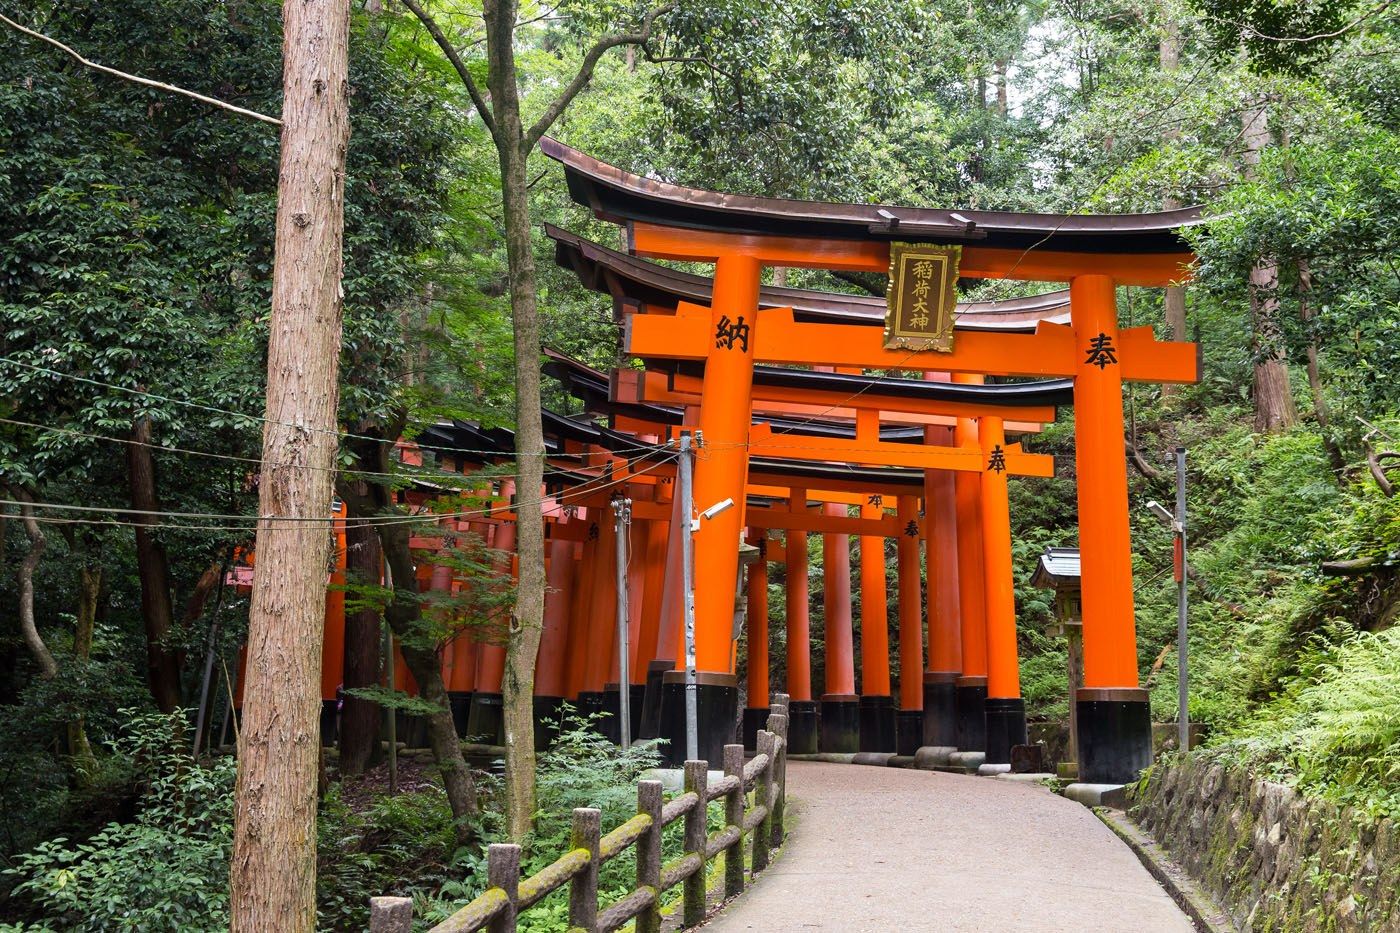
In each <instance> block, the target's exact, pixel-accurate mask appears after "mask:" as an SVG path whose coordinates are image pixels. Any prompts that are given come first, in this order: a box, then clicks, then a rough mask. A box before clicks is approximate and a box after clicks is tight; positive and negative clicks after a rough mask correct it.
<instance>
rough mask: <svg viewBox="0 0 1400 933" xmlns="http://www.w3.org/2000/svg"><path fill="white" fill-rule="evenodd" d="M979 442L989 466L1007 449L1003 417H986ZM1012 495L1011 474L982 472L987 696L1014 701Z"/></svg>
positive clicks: (1017, 676) (1017, 678)
mask: <svg viewBox="0 0 1400 933" xmlns="http://www.w3.org/2000/svg"><path fill="white" fill-rule="evenodd" d="M978 440H979V441H980V442H981V444H982V461H983V463H984V464H990V463H991V461H992V457H993V455H994V452H995V451H996V449H997V448H998V447H1002V448H1004V447H1005V445H1006V435H1005V434H1004V433H1003V430H1002V425H1001V421H1000V419H998V418H983V419H982V422H981V424H980V425H979V426H978ZM1008 494H1009V490H1008V489H1007V482H1006V472H1005V471H1004V470H1002V471H998V470H995V469H992V468H991V467H990V466H987V468H986V469H985V470H984V471H983V473H982V498H981V505H982V572H983V579H984V580H985V582H986V586H987V598H986V613H987V696H988V697H990V698H994V699H1015V698H1018V697H1020V695H1021V672H1020V662H1019V660H1018V658H1017V654H1016V591H1015V581H1014V579H1013V578H1012V575H1011V510H1010V506H1009V504H1008V498H1007V497H1008Z"/></svg>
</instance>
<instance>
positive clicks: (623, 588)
mask: <svg viewBox="0 0 1400 933" xmlns="http://www.w3.org/2000/svg"><path fill="white" fill-rule="evenodd" d="M612 506H613V529H614V530H615V531H616V533H617V534H616V537H617V716H618V724H617V726H618V732H617V734H618V738H619V740H620V743H621V745H622V748H623V750H624V751H625V750H627V749H629V748H631V747H632V685H631V684H630V683H629V675H630V671H628V669H627V668H628V665H629V663H630V662H629V659H628V655H629V654H630V653H631V652H630V651H628V647H627V617H628V612H627V536H628V534H629V533H630V531H631V528H632V500H631V499H628V498H627V497H625V496H617V497H616V498H614V499H613V502H612Z"/></svg>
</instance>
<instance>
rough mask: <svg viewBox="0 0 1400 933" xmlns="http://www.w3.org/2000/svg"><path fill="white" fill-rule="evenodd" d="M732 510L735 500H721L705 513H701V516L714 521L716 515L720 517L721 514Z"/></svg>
mask: <svg viewBox="0 0 1400 933" xmlns="http://www.w3.org/2000/svg"><path fill="white" fill-rule="evenodd" d="M732 508H734V500H733V499H721V500H720V501H718V502H716V503H715V504H714V505H712V506H710V507H709V508H708V509H706V510H705V511H703V512H701V513H700V515H701V517H702V518H707V519H713V518H714V517H715V516H716V515H719V514H720V513H721V512H724V511H726V510H727V509H732Z"/></svg>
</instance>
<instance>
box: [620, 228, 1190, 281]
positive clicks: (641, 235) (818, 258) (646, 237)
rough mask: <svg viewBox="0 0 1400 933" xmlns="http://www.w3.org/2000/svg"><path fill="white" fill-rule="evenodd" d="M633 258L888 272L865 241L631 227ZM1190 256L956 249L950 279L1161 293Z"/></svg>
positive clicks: (875, 246) (879, 245) (884, 247)
mask: <svg viewBox="0 0 1400 933" xmlns="http://www.w3.org/2000/svg"><path fill="white" fill-rule="evenodd" d="M631 240H632V248H633V252H635V253H636V254H637V255H638V256H646V257H650V258H652V259H675V260H680V261H685V262H714V261H715V260H716V259H717V258H718V257H719V256H721V255H735V254H740V255H746V256H752V257H754V258H756V259H757V260H758V261H759V262H760V263H762V264H763V265H767V266H795V267H800V268H815V269H840V270H846V271H860V272H888V271H889V268H890V250H889V245H888V244H887V243H883V242H877V241H873V240H834V239H828V238H824V237H823V238H811V239H808V238H805V237H783V236H763V235H760V234H736V233H722V232H717V231H708V230H689V229H682V228H678V227H663V226H659V225H657V224H649V223H643V222H640V221H636V222H633V223H632V225H631ZM1192 259H1193V257H1192V255H1191V254H1190V253H1071V252H1065V251H1060V250H1050V249H1039V248H1032V249H1005V248H993V247H986V246H974V245H964V246H963V249H962V261H961V263H960V264H959V266H958V274H959V275H960V276H962V277H963V278H971V279H1012V280H1015V281H1022V282H1068V281H1070V280H1072V279H1074V278H1075V277H1076V276H1080V275H1107V276H1110V277H1112V278H1113V280H1114V281H1115V282H1117V283H1118V284H1119V285H1143V286H1148V287H1158V288H1160V287H1162V286H1165V285H1175V284H1180V283H1181V282H1184V281H1186V280H1188V279H1189V278H1190V277H1191V266H1190V263H1191V261H1192Z"/></svg>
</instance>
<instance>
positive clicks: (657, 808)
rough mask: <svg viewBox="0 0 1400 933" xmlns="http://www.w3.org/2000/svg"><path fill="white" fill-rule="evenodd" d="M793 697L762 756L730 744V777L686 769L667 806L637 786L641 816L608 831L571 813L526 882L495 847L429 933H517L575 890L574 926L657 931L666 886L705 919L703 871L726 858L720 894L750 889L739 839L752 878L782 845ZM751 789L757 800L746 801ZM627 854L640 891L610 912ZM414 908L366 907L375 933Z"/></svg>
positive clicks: (406, 925) (407, 922)
mask: <svg viewBox="0 0 1400 933" xmlns="http://www.w3.org/2000/svg"><path fill="white" fill-rule="evenodd" d="M787 709H788V706H787V697H786V696H784V695H779V697H778V702H776V703H774V704H773V708H772V711H771V712H770V714H769V716H768V728H767V729H766V730H763V731H760V732H759V733H758V754H757V755H755V756H754V757H753V758H752V759H750V760H749V761H748V762H747V763H746V762H745V761H744V746H742V745H726V746H725V747H724V777H722V778H720V779H719V780H718V781H716V782H715V783H714V784H713V785H711V784H710V783H709V764H708V763H707V762H704V761H687V762H686V763H685V772H684V773H685V784H684V788H683V792H682V793H681V794H680V795H679V796H677V797H675V798H674V799H672V800H670V801H669V802H666V803H663V802H662V794H661V782H660V781H640V782H638V784H637V815H636V816H634V817H632V818H631V819H629V820H627V821H626V822H624V823H623V824H622V825H621V826H618V827H617V828H616V829H614V830H613V831H612V832H610V833H608V834H607V835H605V836H604V835H602V834H601V831H602V826H601V813H600V812H599V811H598V810H596V809H593V808H591V807H581V808H579V809H576V810H574V814H573V841H572V847H571V848H570V849H569V851H568V852H566V853H564V854H563V855H562V856H560V857H559V858H558V859H556V860H555V861H554V862H553V863H551V864H550V865H549V866H548V867H546V868H544V869H542V870H541V871H539V872H538V873H536V874H535V875H533V876H531V877H529V878H523V879H522V878H521V877H520V846H518V845H514V844H511V843H495V844H493V845H491V846H490V848H489V849H488V851H487V883H488V884H489V885H490V887H488V888H487V889H486V890H485V891H483V892H482V893H481V895H480V896H479V897H477V898H476V900H474V901H472V902H471V903H470V904H467V905H466V906H465V907H463V908H462V909H461V910H459V911H457V912H456V913H455V914H453V915H452V916H451V917H449V918H448V919H447V920H445V921H443V922H442V923H440V924H438V925H437V926H435V927H433V929H432V933H473V931H476V930H489V931H490V933H513V931H514V930H515V929H516V920H517V917H519V915H520V914H521V913H523V912H524V911H526V910H529V909H530V908H531V907H533V906H535V905H536V904H538V903H540V902H541V901H542V900H544V899H545V898H546V897H548V896H549V895H550V894H552V893H554V892H555V891H557V890H559V889H561V888H563V887H564V886H565V885H568V887H569V929H570V930H571V931H589V933H605V931H609V930H616V929H619V928H621V927H622V926H624V925H626V924H627V923H629V922H631V921H632V920H634V919H635V920H636V933H658V931H659V930H660V929H661V900H662V895H664V894H665V893H666V892H667V891H668V890H670V889H671V888H673V887H675V886H676V885H682V886H683V895H682V904H683V908H682V910H683V925H684V926H687V927H690V926H694V925H696V924H698V923H700V922H701V921H703V920H704V919H705V869H706V866H707V864H708V863H709V861H710V860H711V859H713V858H714V857H715V856H717V855H719V854H720V853H724V895H725V897H733V896H734V895H736V894H739V893H740V892H742V891H743V890H744V851H743V841H744V836H745V835H746V834H747V835H748V836H749V838H750V842H751V845H752V855H751V860H752V868H753V871H754V872H755V873H757V872H759V871H762V870H763V869H764V868H766V867H767V866H768V857H769V851H770V849H772V848H776V847H777V846H778V845H780V844H781V843H782V839H783V811H784V804H785V799H786V784H787V779H786V772H787V766H786V763H787V756H786V745H787V725H788V717H787ZM750 791H753V792H754V803H753V805H752V806H749V805H748V803H747V797H748V794H749V792H750ZM720 798H723V800H724V822H725V825H724V828H723V829H721V830H719V831H718V832H716V833H714V834H713V835H711V834H710V833H709V831H708V823H709V819H708V815H709V812H708V811H709V804H710V802H711V801H714V800H718V799H720ZM677 820H684V821H685V834H684V842H683V845H682V850H683V854H682V855H681V857H680V858H677V859H675V860H673V861H671V862H669V863H665V864H663V863H662V861H661V834H662V831H663V830H664V829H665V828H666V827H667V826H669V825H670V824H672V823H674V822H675V821H677ZM629 848H635V849H636V856H637V875H636V887H634V888H633V889H632V891H631V892H630V893H628V894H627V895H626V896H624V897H622V898H620V899H618V900H617V901H614V902H613V903H612V904H609V905H607V906H604V905H602V904H600V903H599V899H598V871H599V869H600V868H601V867H602V866H603V865H604V864H605V863H607V862H608V861H610V860H611V859H614V858H616V857H617V856H619V855H621V854H622V853H623V852H625V851H627V850H628V849H629ZM412 927H413V902H412V900H411V899H409V898H404V897H376V898H372V899H371V901H370V931H371V933H410V931H411V930H412Z"/></svg>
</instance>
